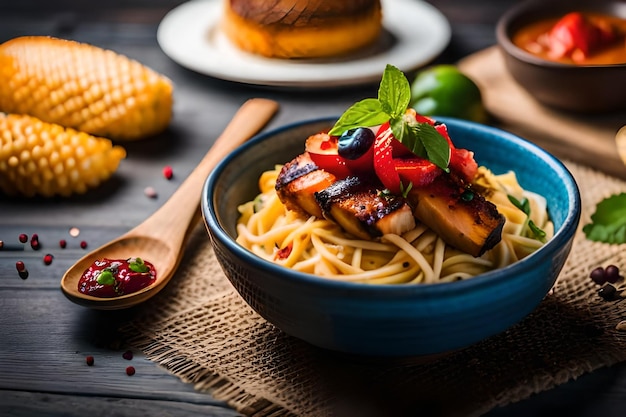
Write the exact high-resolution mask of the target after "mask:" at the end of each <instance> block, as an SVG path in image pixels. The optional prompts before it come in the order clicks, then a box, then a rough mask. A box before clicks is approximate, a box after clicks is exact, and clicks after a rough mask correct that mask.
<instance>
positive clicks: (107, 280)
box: [96, 269, 115, 285]
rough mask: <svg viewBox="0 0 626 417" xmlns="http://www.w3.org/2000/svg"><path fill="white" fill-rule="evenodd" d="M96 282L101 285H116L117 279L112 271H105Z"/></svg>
mask: <svg viewBox="0 0 626 417" xmlns="http://www.w3.org/2000/svg"><path fill="white" fill-rule="evenodd" d="M96 281H97V282H98V284H100V285H113V284H115V277H114V276H113V273H112V272H111V271H109V270H108V269H105V270H104V271H102V272H100V275H98V278H96Z"/></svg>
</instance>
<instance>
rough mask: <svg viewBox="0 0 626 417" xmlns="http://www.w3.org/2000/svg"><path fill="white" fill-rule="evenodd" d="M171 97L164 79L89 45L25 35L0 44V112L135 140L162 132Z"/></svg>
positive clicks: (168, 113) (111, 136) (139, 64)
mask: <svg viewBox="0 0 626 417" xmlns="http://www.w3.org/2000/svg"><path fill="white" fill-rule="evenodd" d="M172 94H173V85H172V83H171V81H170V80H169V79H168V78H167V77H165V76H163V75H161V74H159V73H157V72H155V71H153V70H151V69H150V68H148V67H146V66H144V65H143V64H141V63H139V62H137V61H135V60H131V59H129V58H128V57H126V56H124V55H121V54H118V53H115V52H113V51H111V50H105V49H102V48H99V47H97V46H93V45H90V44H86V43H79V42H75V41H70V40H65V39H58V38H51V37H47V36H24V37H19V38H14V39H11V40H9V41H7V42H5V43H3V44H1V45H0V111H2V112H5V113H17V114H29V115H31V116H35V117H37V118H39V119H41V120H43V121H45V122H49V123H57V124H59V125H61V126H65V127H72V128H74V129H76V130H81V131H83V132H87V133H90V134H92V135H96V136H104V137H107V138H110V139H114V140H135V139H141V138H144V137H147V136H150V135H154V134H156V133H159V132H161V131H162V130H164V129H165V128H166V127H167V125H168V124H169V122H170V119H171V116H172V102H173V98H172Z"/></svg>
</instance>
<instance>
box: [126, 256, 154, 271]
mask: <svg viewBox="0 0 626 417" xmlns="http://www.w3.org/2000/svg"><path fill="white" fill-rule="evenodd" d="M128 267H129V268H130V270H131V271H133V272H139V273H144V272H148V271H149V270H150V268H148V265H146V264H145V263H143V259H141V258H131V259H129V261H128Z"/></svg>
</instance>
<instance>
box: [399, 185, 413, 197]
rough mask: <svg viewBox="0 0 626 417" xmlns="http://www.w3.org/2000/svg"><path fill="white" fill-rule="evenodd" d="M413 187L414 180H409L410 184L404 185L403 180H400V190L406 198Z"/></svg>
mask: <svg viewBox="0 0 626 417" xmlns="http://www.w3.org/2000/svg"><path fill="white" fill-rule="evenodd" d="M412 188H413V181H411V182H409V185H406V186H405V185H404V183H403V182H400V191H401V192H402V197H404V198H406V196H408V195H409V191H411V189H412Z"/></svg>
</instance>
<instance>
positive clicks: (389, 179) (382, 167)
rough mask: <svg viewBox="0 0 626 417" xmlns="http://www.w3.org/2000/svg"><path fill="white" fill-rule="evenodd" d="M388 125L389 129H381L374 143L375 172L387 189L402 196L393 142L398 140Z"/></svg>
mask: <svg viewBox="0 0 626 417" xmlns="http://www.w3.org/2000/svg"><path fill="white" fill-rule="evenodd" d="M386 125H387V129H385V130H383V129H382V127H381V129H380V130H379V131H378V134H377V135H376V141H375V142H374V171H375V172H376V176H377V177H378V179H379V180H380V181H381V182H382V183H383V185H384V186H385V188H387V189H389V191H391V192H392V193H394V194H400V193H401V186H400V176H399V175H398V172H397V171H396V167H395V165H394V160H393V146H392V143H393V141H396V142H397V140H396V139H395V138H394V137H393V133H392V132H391V129H390V128H389V124H388V123H386ZM383 126H384V125H383Z"/></svg>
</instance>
